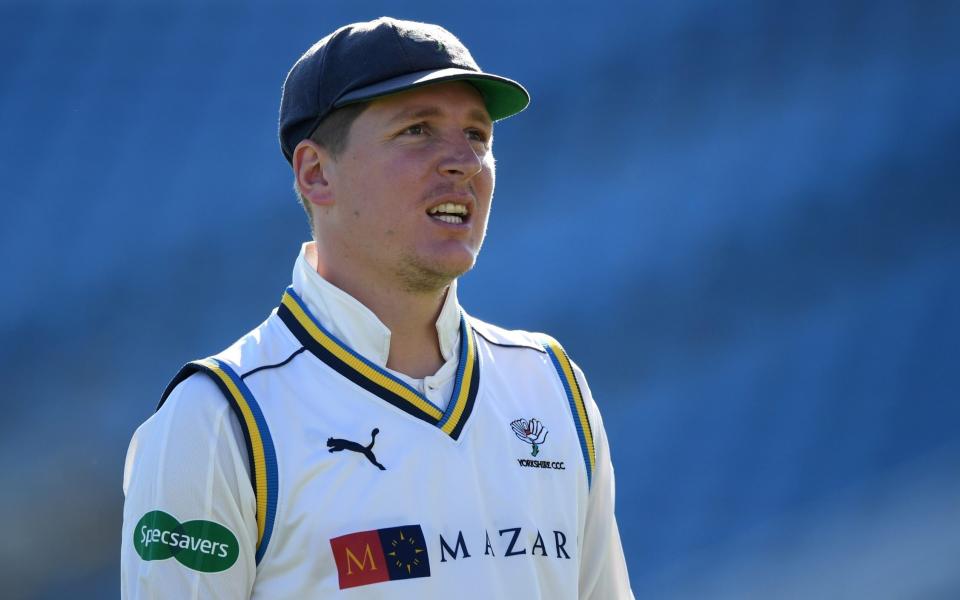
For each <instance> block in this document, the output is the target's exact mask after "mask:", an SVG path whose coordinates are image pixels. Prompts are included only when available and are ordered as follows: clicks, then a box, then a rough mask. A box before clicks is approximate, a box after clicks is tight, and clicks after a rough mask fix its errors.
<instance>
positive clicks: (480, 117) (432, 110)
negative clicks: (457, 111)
mask: <svg viewBox="0 0 960 600" xmlns="http://www.w3.org/2000/svg"><path fill="white" fill-rule="evenodd" d="M442 115H443V111H442V110H440V109H439V108H438V107H436V106H424V107H422V108H411V109H407V110H404V111H401V112H400V113H399V114H396V115H394V116H393V117H391V118H390V119H389V120H388V121H387V124H388V125H392V124H394V123H398V122H400V121H407V120H411V119H426V118H429V117H439V116H442ZM467 116H468V117H469V118H471V119H473V120H474V121H478V122H480V123H482V124H483V125H485V126H487V127H490V126H491V125H493V121H491V120H490V116H489V115H487V113H486V112H485V111H483V110H481V109H479V108H472V109H470V112H468V113H467Z"/></svg>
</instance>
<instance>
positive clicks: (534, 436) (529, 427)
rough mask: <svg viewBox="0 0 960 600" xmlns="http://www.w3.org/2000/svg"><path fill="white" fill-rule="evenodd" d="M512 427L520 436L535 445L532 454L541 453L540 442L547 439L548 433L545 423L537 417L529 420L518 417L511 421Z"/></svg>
mask: <svg viewBox="0 0 960 600" xmlns="http://www.w3.org/2000/svg"><path fill="white" fill-rule="evenodd" d="M510 427H511V428H512V429H513V433H514V434H516V436H517V437H518V438H520V439H521V440H523V441H524V442H526V443H527V444H530V445H531V446H533V450H532V452H531V453H530V456H536V455H537V454H540V444H542V443H544V442H545V441H547V433H548V432H547V429H546V428H545V427H544V426H543V423H541V422H540V421H538V420H537V419H530V420H529V421H528V420H526V419H517V420H516V421H512V422H511V423H510Z"/></svg>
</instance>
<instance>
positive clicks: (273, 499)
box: [121, 245, 632, 599]
mask: <svg viewBox="0 0 960 600" xmlns="http://www.w3.org/2000/svg"><path fill="white" fill-rule="evenodd" d="M309 250H310V246H309V245H305V247H304V250H303V251H302V252H301V256H300V258H299V259H298V261H297V265H296V267H295V269H294V277H293V285H292V286H291V287H290V288H288V289H287V291H286V292H285V293H284V295H283V298H282V302H281V304H280V306H279V307H278V309H277V310H276V311H274V312H273V313H272V314H271V315H270V317H268V318H267V320H266V321H265V322H264V323H263V324H261V325H260V326H259V327H257V328H256V329H254V330H253V331H251V332H250V333H248V334H247V335H245V336H244V337H242V338H241V339H240V340H238V341H237V342H236V343H235V344H234V345H232V346H231V347H230V348H228V349H227V350H225V351H224V352H222V353H221V354H218V355H217V356H215V357H211V358H210V359H206V360H205V361H200V362H198V363H192V364H191V365H188V366H187V367H185V369H184V370H183V371H182V372H181V373H180V374H179V375H178V377H177V378H175V379H174V382H173V383H172V384H171V386H170V388H168V391H167V392H166V393H165V394H164V401H163V403H162V406H161V408H160V409H159V410H158V411H157V413H156V414H154V415H153V416H152V417H151V418H150V419H149V420H148V421H147V422H145V423H144V424H143V425H142V426H141V427H140V428H139V429H138V430H137V432H136V433H135V434H134V437H133V440H132V441H131V444H130V449H129V451H128V455H127V461H126V467H125V472H124V492H125V494H126V502H125V504H124V523H123V540H122V562H121V567H122V568H121V573H122V574H121V587H122V595H123V597H125V598H270V599H280V598H291V599H294V598H296V599H300V598H327V597H330V598H355V599H367V598H411V599H413V598H418V599H420V598H447V597H451V596H455V597H460V598H477V599H480V598H483V599H488V598H525V599H526V598H550V599H559V598H577V597H579V598H596V599H601V598H602V599H618V598H632V593H631V591H630V586H629V580H628V578H627V572H626V566H625V562H624V559H623V551H622V548H621V544H620V537H619V533H618V530H617V526H616V520H615V518H614V513H613V508H614V481H613V470H612V467H611V464H610V457H609V448H608V444H607V439H606V435H605V433H604V430H603V424H602V421H601V418H600V414H599V412H598V410H597V407H596V405H595V403H594V401H593V399H592V397H591V395H590V391H589V388H588V387H587V385H586V381H585V379H584V377H583V374H582V373H581V372H580V371H579V369H577V368H576V366H575V365H573V364H572V363H571V362H569V360H568V359H567V357H566V355H565V354H564V353H563V350H562V349H561V348H560V347H559V346H558V345H557V344H556V343H555V342H553V341H552V340H550V339H549V338H546V337H542V336H538V335H535V334H530V333H527V332H520V331H505V330H502V329H500V328H497V327H494V326H491V325H489V324H486V323H483V322H481V321H479V320H477V319H474V318H472V317H469V316H467V315H466V314H465V313H463V311H462V309H461V308H460V306H459V304H458V303H457V301H456V291H455V288H451V291H450V292H449V293H448V297H447V299H446V302H445V304H444V306H443V309H442V310H441V314H440V318H439V319H438V321H437V330H438V336H439V337H438V339H439V341H440V346H441V353H442V355H443V356H444V358H445V359H446V363H445V364H444V366H443V367H441V369H440V370H439V371H438V373H437V374H436V375H435V376H434V377H433V380H432V381H431V378H426V381H424V380H413V379H410V378H407V377H404V376H401V375H399V374H397V373H392V372H390V371H388V370H387V369H386V368H385V366H384V365H385V363H386V357H387V354H388V352H389V331H388V330H386V328H385V327H384V326H383V325H382V323H380V321H379V320H378V319H377V318H376V316H375V315H373V313H372V312H370V311H369V310H367V309H366V308H365V307H363V306H362V305H361V304H360V303H359V302H357V301H356V300H354V299H353V298H351V297H350V296H348V295H347V294H345V293H344V292H342V291H341V290H338V289H337V288H335V287H333V286H332V285H331V284H329V283H328V282H325V281H323V280H322V278H320V277H319V276H318V275H316V273H315V271H313V270H312V269H311V268H310V267H309V261H308V260H307V253H308V252H309ZM305 265H306V266H305ZM311 273H312V275H311ZM427 382H429V383H430V384H432V389H431V386H430V385H428V384H427ZM439 391H443V392H444V394H443V398H442V401H441V400H438V399H437V397H436V395H437V393H439Z"/></svg>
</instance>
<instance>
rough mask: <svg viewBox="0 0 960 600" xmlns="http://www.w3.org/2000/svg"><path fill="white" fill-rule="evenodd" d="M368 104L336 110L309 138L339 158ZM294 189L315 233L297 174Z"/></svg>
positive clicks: (347, 106)
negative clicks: (351, 131) (352, 127)
mask: <svg viewBox="0 0 960 600" xmlns="http://www.w3.org/2000/svg"><path fill="white" fill-rule="evenodd" d="M368 106H370V103H369V102H357V103H356V104H348V105H346V106H343V107H341V108H338V109H336V110H334V111H333V112H332V113H330V114H329V115H327V116H326V117H324V118H323V120H322V121H320V124H319V125H317V128H316V129H315V130H314V131H313V133H312V134H310V137H309V138H308V139H310V140H312V141H314V142H316V143H317V144H318V145H319V146H322V147H323V148H326V150H327V152H329V153H330V156H332V157H333V158H338V157H339V156H340V155H341V154H342V153H343V151H344V150H346V149H347V142H348V141H349V139H350V127H351V126H352V125H353V122H354V121H356V120H357V117H359V116H360V115H361V113H363V111H365V110H366V109H367V107H368ZM293 191H294V192H296V194H297V198H298V199H299V200H300V206H302V207H303V210H304V212H306V213H307V222H308V223H310V232H311V233H313V213H312V212H310V204H309V203H308V202H307V200H306V198H304V197H303V193H301V192H300V185H299V184H298V183H297V176H296V174H294V177H293Z"/></svg>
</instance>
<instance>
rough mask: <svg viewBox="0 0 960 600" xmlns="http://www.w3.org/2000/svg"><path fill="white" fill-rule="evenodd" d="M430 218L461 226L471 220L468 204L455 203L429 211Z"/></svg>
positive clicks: (448, 203)
mask: <svg viewBox="0 0 960 600" xmlns="http://www.w3.org/2000/svg"><path fill="white" fill-rule="evenodd" d="M427 214H428V215H430V218H432V219H436V220H438V221H443V222H444V223H450V224H451V225H460V224H462V223H466V222H468V221H469V220H470V209H469V208H467V205H466V204H457V203H455V202H444V203H443V204H438V205H436V206H432V207H430V208H428V209H427Z"/></svg>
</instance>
